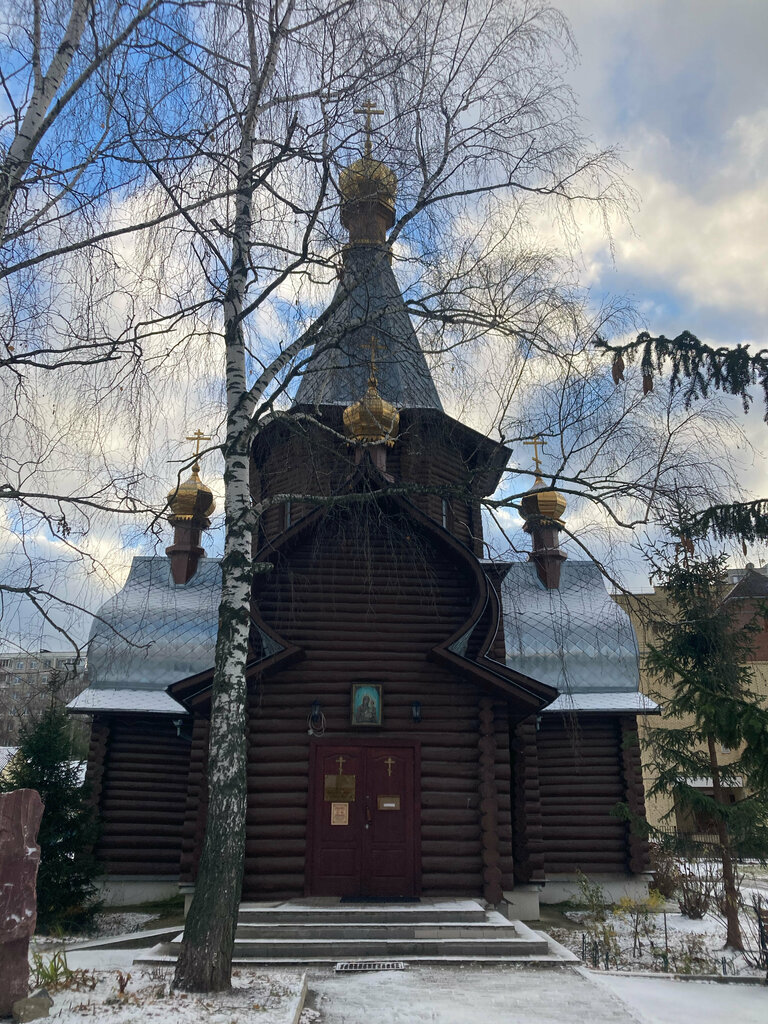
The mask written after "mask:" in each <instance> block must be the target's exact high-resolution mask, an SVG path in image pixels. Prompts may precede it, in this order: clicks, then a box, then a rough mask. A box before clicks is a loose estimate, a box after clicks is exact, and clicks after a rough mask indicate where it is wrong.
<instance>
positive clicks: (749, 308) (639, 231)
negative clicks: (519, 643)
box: [73, 0, 768, 600]
mask: <svg viewBox="0 0 768 1024" xmlns="http://www.w3.org/2000/svg"><path fill="white" fill-rule="evenodd" d="M555 6H559V7H560V8H561V9H562V10H563V11H564V13H565V14H566V16H567V17H568V18H569V19H570V22H571V26H572V29H573V34H574V38H575V41H576V44H577V46H578V48H579V55H580V59H579V63H578V64H577V65H575V66H574V67H573V68H572V69H571V70H570V71H569V73H568V80H569V82H570V83H571V85H572V87H573V89H574V91H575V92H576V94H577V97H578V100H579V109H580V112H581V115H582V117H583V118H584V121H585V128H586V130H587V131H588V132H589V133H590V134H591V135H592V136H593V137H594V139H595V142H596V143H597V144H598V145H600V146H609V145H616V146H618V147H619V149H620V151H621V154H622V156H623V159H624V161H625V163H626V166H627V171H626V180H627V182H628V184H629V185H630V186H632V188H633V189H634V190H635V192H636V193H637V196H638V200H639V202H638V207H637V209H635V210H634V211H633V212H632V215H631V218H630V221H629V222H621V221H617V222H616V223H615V224H614V225H613V240H614V250H613V254H612V253H611V251H610V248H609V246H608V245H607V243H606V240H605V236H604V234H603V232H602V230H601V228H600V227H599V226H598V225H597V224H594V225H591V224H589V223H586V224H585V226H584V237H583V275H582V276H583V280H584V282H585V283H586V284H587V285H588V286H589V287H590V288H591V289H592V291H593V294H594V296H595V299H596V300H598V299H599V298H600V297H601V296H602V295H604V294H615V293H619V294H625V295H627V296H629V297H630V298H631V299H632V301H633V302H634V304H635V306H636V307H637V308H638V309H639V310H640V312H641V315H642V316H643V318H644V321H645V326H646V327H647V328H648V329H649V330H650V331H651V332H653V333H664V334H666V335H668V336H674V335H675V334H677V333H679V332H680V331H681V330H683V329H689V330H691V331H693V332H694V333H695V334H697V335H699V337H701V338H703V339H705V340H708V341H711V342H714V343H717V344H727V343H735V342H739V341H747V342H750V343H752V344H754V345H755V346H757V347H762V346H768V173H766V172H767V171H768V60H766V52H767V51H768V0H729V2H726V0H561V2H560V3H559V4H557V3H556V4H555ZM744 426H745V429H746V432H747V434H748V436H749V438H750V439H751V441H752V443H753V445H754V446H755V448H756V449H757V450H758V451H757V454H756V455H753V454H752V453H749V452H746V451H742V452H740V453H735V458H736V459H737V460H738V459H739V458H741V463H740V466H741V470H740V472H741V475H742V478H743V480H744V483H745V485H746V486H747V487H748V488H749V490H750V491H751V492H752V493H753V494H754V495H755V496H757V495H766V494H768V469H767V468H766V460H765V458H764V457H763V456H762V450H763V449H766V448H768V444H767V443H766V441H767V440H768V433H766V426H765V424H764V423H763V421H762V409H761V408H760V406H759V404H757V405H756V409H755V411H754V412H753V413H752V414H751V415H750V416H749V417H748V418H747V419H746V420H745V421H744ZM211 482H212V481H211ZM168 539H169V538H168ZM114 543H115V541H114V538H112V539H111V541H108V539H106V538H105V541H104V545H103V547H104V549H105V550H106V549H107V548H108V547H109V548H110V550H111V549H112V548H113V546H114ZM138 546H139V547H141V548H142V549H146V548H147V547H148V546H149V545H148V544H147V542H143V543H139V545H138ZM134 550H138V548H135V549H134ZM123 553H124V555H125V556H126V559H127V557H128V555H129V553H130V552H129V550H125V551H124V552H123ZM748 557H750V558H752V559H753V560H755V561H762V560H763V559H762V557H761V553H760V552H758V551H750V553H749V556H748ZM122 568H123V569H127V562H126V564H125V565H124V566H123V567H122ZM641 575H644V571H643V569H642V567H640V574H639V575H637V576H636V577H635V578H634V579H633V580H632V581H631V583H630V585H639V584H641V583H642V582H643V580H642V579H641V578H640V577H641ZM117 576H118V577H119V576H120V573H119V572H118V573H117ZM89 586H90V584H89ZM73 596H75V595H73ZM78 596H79V595H78ZM93 596H94V595H93V594H89V595H88V597H90V598H91V599H93ZM83 599H84V600H87V598H86V595H83Z"/></svg>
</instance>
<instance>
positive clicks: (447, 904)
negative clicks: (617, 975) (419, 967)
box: [136, 899, 575, 965]
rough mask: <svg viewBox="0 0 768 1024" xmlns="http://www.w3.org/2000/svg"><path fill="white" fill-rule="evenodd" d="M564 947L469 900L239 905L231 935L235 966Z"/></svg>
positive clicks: (560, 959)
mask: <svg viewBox="0 0 768 1024" xmlns="http://www.w3.org/2000/svg"><path fill="white" fill-rule="evenodd" d="M180 939H181V936H180V935H179V936H176V937H174V939H173V940H172V941H171V942H161V943H160V944H159V945H157V946H155V948H154V949H153V950H151V952H150V953H149V954H145V955H143V956H141V957H139V958H138V959H137V960H136V963H139V964H146V963H154V964H157V963H167V962H168V961H173V960H175V959H176V953H177V950H178V943H179V941H180ZM564 953H565V951H564V950H562V948H561V947H559V946H557V944H554V943H552V942H551V940H549V939H548V938H547V936H546V935H544V934H543V933H539V932H535V931H533V930H532V929H530V928H528V927H527V926H526V925H524V924H523V923H522V922H521V921H509V920H507V918H506V917H504V916H503V915H502V914H499V913H497V912H496V911H494V910H487V909H486V908H485V907H484V906H483V905H482V904H481V903H479V902H476V901H475V900H423V901H421V902H420V903H388V904H370V903H357V904H356V903H340V902H339V901H338V899H306V900H290V901H288V902H285V903H273V904H269V903H244V904H243V905H242V906H241V908H240V916H239V919H238V927H237V934H236V939H235V963H237V964H276V965H278V964H280V965H282V964H315V963H317V964H321V963H336V962H338V961H362V960H365V961H380V960H404V961H422V962H424V961H427V962H446V961H449V962H468V961H471V962H474V963H477V962H494V963H498V962H520V961H531V962H535V963H537V964H540V965H543V964H547V963H549V964H563V963H565V962H567V960H569V959H570V957H567V956H564V955H563V954H564ZM574 959H575V958H574Z"/></svg>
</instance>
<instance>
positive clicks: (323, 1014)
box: [305, 966, 641, 1024]
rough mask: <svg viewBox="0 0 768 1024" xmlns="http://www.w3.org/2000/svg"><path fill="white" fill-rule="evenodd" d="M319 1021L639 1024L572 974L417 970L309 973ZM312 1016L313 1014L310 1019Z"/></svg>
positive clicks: (619, 1002)
mask: <svg viewBox="0 0 768 1024" xmlns="http://www.w3.org/2000/svg"><path fill="white" fill-rule="evenodd" d="M308 985H309V997H308V999H307V1002H306V1004H305V1005H306V1006H307V1007H310V1008H312V1009H314V1010H316V1011H317V1012H318V1013H319V1017H316V1018H315V1020H316V1021H317V1024H571V1022H574V1024H575V1022H579V1024H585V1022H586V1024H638V1022H640V1021H641V1018H640V1017H638V1016H637V1015H635V1014H634V1013H633V1012H632V1011H631V1010H629V1008H628V1007H627V1006H626V1004H625V1003H624V1002H622V1000H621V999H619V998H618V997H617V996H616V995H614V994H613V993H612V992H611V991H610V990H608V989H606V988H604V987H602V986H600V985H597V984H596V983H595V982H593V981H592V980H591V979H589V978H587V977H584V976H583V975H581V974H579V973H576V972H575V971H572V970H561V969H551V970H535V969H531V968H527V969H525V970H519V969H515V968H509V967H491V966H487V967H483V968H473V967H464V968H461V967H411V968H409V969H408V970H406V971H381V972H378V973H371V974H341V975H336V974H333V973H332V972H330V971H322V972H321V971H310V972H309V974H308ZM307 1019H310V1020H311V1019H312V1015H311V1014H306V1015H305V1020H307Z"/></svg>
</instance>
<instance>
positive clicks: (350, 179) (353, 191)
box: [339, 155, 397, 210]
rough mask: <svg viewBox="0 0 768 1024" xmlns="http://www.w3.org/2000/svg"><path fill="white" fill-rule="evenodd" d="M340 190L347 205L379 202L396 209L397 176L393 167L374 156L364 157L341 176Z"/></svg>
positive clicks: (345, 169) (347, 168) (344, 170)
mask: <svg viewBox="0 0 768 1024" xmlns="http://www.w3.org/2000/svg"><path fill="white" fill-rule="evenodd" d="M339 190H340V192H341V198H342V200H343V201H344V202H345V203H355V202H365V201H371V200H374V199H375V200H378V201H379V202H380V203H383V204H384V206H387V207H388V208H389V209H390V210H394V208H395V198H396V196H397V176H396V175H395V172H394V171H393V170H392V168H391V167H387V165H386V164H385V163H382V161H381V160H374V159H373V157H372V156H368V155H366V156H363V157H361V158H360V159H359V160H355V162H354V163H353V164H350V165H349V167H345V168H344V169H343V170H342V171H341V173H340V174H339Z"/></svg>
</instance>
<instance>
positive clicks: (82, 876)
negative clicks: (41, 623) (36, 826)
mask: <svg viewBox="0 0 768 1024" xmlns="http://www.w3.org/2000/svg"><path fill="white" fill-rule="evenodd" d="M71 755H72V746H71V740H70V731H69V722H68V718H67V713H66V711H65V710H64V708H63V707H61V705H58V704H55V703H53V702H52V703H51V705H50V706H49V708H48V709H47V711H45V712H44V713H43V715H42V716H41V718H40V719H39V720H38V721H37V722H35V723H32V724H30V725H29V726H25V727H24V728H23V729H22V731H21V737H20V743H19V750H18V753H17V754H16V755H15V756H14V757H13V759H12V761H11V763H10V764H9V765H8V767H7V768H6V770H5V772H4V774H3V778H2V779H0V789H1V790H2V791H4V792H10V791H11V790H14V789H36V790H37V791H38V793H39V794H40V796H41V798H42V800H43V804H44V805H45V809H44V811H43V820H42V822H41V823H40V833H39V835H38V838H37V841H38V843H39V844H40V870H39V871H38V875H37V930H38V931H39V932H54V933H56V932H59V933H64V932H78V931H87V930H88V928H89V927H91V925H92V923H93V917H94V914H95V913H96V911H97V910H98V909H99V904H98V903H97V901H96V899H95V895H96V886H95V885H94V878H95V876H96V874H97V868H96V862H95V860H94V858H93V855H92V853H91V848H92V845H93V843H94V841H95V838H96V827H95V822H94V817H93V811H92V809H91V807H90V805H89V803H88V800H87V795H86V793H85V791H84V789H83V787H82V786H81V785H80V782H79V768H78V765H77V763H76V762H72V761H71V760H70V758H71Z"/></svg>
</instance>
